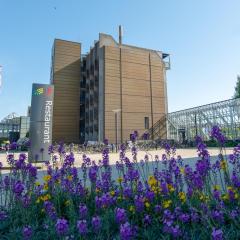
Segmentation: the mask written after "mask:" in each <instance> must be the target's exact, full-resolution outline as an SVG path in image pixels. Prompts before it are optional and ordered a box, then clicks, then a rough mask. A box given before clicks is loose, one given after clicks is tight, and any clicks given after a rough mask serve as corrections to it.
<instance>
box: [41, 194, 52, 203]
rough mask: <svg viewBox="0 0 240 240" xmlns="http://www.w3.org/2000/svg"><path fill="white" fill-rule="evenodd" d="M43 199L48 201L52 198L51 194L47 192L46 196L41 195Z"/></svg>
mask: <svg viewBox="0 0 240 240" xmlns="http://www.w3.org/2000/svg"><path fill="white" fill-rule="evenodd" d="M41 199H42V201H44V202H45V201H48V200H49V199H51V196H50V195H49V194H46V195H44V196H42V197H41Z"/></svg>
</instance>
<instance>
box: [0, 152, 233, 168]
mask: <svg viewBox="0 0 240 240" xmlns="http://www.w3.org/2000/svg"><path fill="white" fill-rule="evenodd" d="M163 153H165V151H164V150H162V149H161V150H151V151H148V152H145V151H138V154H137V158H138V161H140V160H141V159H144V156H145V155H146V154H147V155H148V156H149V160H150V161H151V160H154V157H155V155H158V156H159V158H160V159H161V156H162V154H163ZM209 153H210V155H211V156H217V155H218V154H219V149H218V148H209ZM230 153H232V148H227V149H226V154H227V155H228V154H230ZM14 155H15V159H17V158H18V155H19V153H15V154H14ZM82 155H83V154H81V153H75V166H76V167H80V166H81V164H82ZM176 155H180V156H181V157H182V158H183V159H194V158H196V157H197V151H196V149H177V151H176ZM87 156H88V157H90V159H91V160H95V161H96V162H98V161H99V160H101V159H102V154H101V153H96V154H87ZM126 156H127V157H129V159H130V160H131V159H132V153H131V152H127V153H126ZM118 160H119V153H110V154H109V162H110V164H111V165H115V164H116V161H118ZM0 162H2V163H3V166H8V165H7V162H6V153H0ZM37 165H38V166H39V165H40V166H44V164H37Z"/></svg>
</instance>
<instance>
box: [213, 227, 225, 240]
mask: <svg viewBox="0 0 240 240" xmlns="http://www.w3.org/2000/svg"><path fill="white" fill-rule="evenodd" d="M212 238H213V240H222V239H223V232H222V230H221V229H215V228H213V231H212Z"/></svg>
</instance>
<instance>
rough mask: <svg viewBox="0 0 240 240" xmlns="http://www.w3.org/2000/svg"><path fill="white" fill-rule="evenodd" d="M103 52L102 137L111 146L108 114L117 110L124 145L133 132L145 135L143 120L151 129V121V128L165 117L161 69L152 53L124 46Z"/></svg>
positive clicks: (111, 127)
mask: <svg viewBox="0 0 240 240" xmlns="http://www.w3.org/2000/svg"><path fill="white" fill-rule="evenodd" d="M104 48H105V59H104V64H105V76H104V78H105V136H106V137H107V138H108V139H109V140H110V141H111V142H115V118H114V113H113V112H112V110H114V109H118V108H121V109H122V113H121V114H122V129H121V131H122V136H123V141H125V140H128V139H129V136H130V133H131V132H132V131H134V130H138V131H139V132H140V134H142V133H144V132H145V131H146V129H145V123H144V118H145V117H148V118H149V124H150V127H151V123H152V117H153V124H154V123H155V122H157V121H158V120H159V119H160V118H161V117H162V116H163V115H164V114H165V101H166V99H165V96H166V94H165V88H164V75H163V74H164V71H163V70H164V69H163V68H164V65H163V62H162V59H161V53H158V52H156V51H151V50H147V49H140V48H136V47H131V46H126V45H122V46H118V47H113V46H105V47H104ZM120 48H121V54H120ZM120 61H121V62H120ZM150 71H151V72H150ZM121 87H122V89H120V88H121ZM120 94H122V101H120V99H121V96H120ZM119 126H120V119H119ZM119 134H120V133H119ZM119 134H118V135H119Z"/></svg>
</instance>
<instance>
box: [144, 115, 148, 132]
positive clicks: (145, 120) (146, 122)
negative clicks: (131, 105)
mask: <svg viewBox="0 0 240 240" xmlns="http://www.w3.org/2000/svg"><path fill="white" fill-rule="evenodd" d="M144 126H145V129H149V117H145V118H144Z"/></svg>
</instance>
